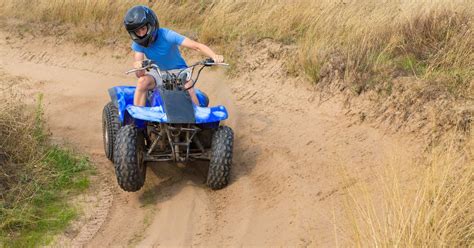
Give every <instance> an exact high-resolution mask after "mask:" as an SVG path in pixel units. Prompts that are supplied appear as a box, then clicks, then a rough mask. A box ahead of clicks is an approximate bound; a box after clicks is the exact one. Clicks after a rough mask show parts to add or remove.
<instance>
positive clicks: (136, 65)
mask: <svg viewBox="0 0 474 248" xmlns="http://www.w3.org/2000/svg"><path fill="white" fill-rule="evenodd" d="M133 59H134V60H135V62H134V63H133V68H136V69H138V68H141V67H142V61H143V60H144V59H145V54H144V53H140V52H135V53H134V54H133ZM135 75H136V76H137V78H139V77H143V76H144V75H145V70H141V71H136V72H135Z"/></svg>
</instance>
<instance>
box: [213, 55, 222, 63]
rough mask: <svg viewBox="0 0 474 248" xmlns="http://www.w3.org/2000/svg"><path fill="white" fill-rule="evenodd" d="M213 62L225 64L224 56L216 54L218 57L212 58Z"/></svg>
mask: <svg viewBox="0 0 474 248" xmlns="http://www.w3.org/2000/svg"><path fill="white" fill-rule="evenodd" d="M212 60H214V63H223V62H224V56H222V55H217V54H216V56H214V57H212Z"/></svg>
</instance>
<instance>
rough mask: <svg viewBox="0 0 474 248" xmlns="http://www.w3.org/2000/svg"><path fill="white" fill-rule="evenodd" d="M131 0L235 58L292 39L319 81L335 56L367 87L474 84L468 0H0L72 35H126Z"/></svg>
mask: <svg viewBox="0 0 474 248" xmlns="http://www.w3.org/2000/svg"><path fill="white" fill-rule="evenodd" d="M135 4H145V5H149V6H151V7H152V8H153V9H154V10H155V11H156V12H157V14H158V16H159V17H160V20H161V23H162V24H163V25H164V26H168V27H172V28H174V29H177V30H178V31H180V32H182V33H184V34H186V35H188V36H191V37H193V38H196V39H198V40H199V41H202V42H205V43H211V44H214V45H221V46H222V49H221V51H225V53H227V55H228V57H230V58H232V59H238V58H239V56H240V55H241V54H242V53H245V50H244V49H245V46H244V47H242V44H252V43H253V42H257V41H259V40H261V39H265V38H270V39H272V40H274V41H276V42H281V43H284V44H291V45H295V46H296V47H297V48H296V51H295V53H294V54H292V56H288V57H287V58H285V59H286V60H288V62H289V63H288V64H289V65H291V68H290V69H291V70H290V71H292V72H294V73H297V74H299V73H303V74H304V75H306V76H307V77H308V78H309V79H310V80H311V81H313V82H315V83H317V82H318V81H319V79H320V77H321V68H322V66H323V65H324V63H325V62H326V61H328V60H329V59H330V58H331V57H334V56H338V57H340V58H341V62H340V63H343V65H342V66H341V68H344V72H345V75H346V76H348V77H349V76H350V77H351V78H352V79H353V80H354V81H356V82H357V83H358V84H359V85H360V84H361V85H362V87H361V88H362V89H370V88H371V87H372V86H373V84H376V83H377V81H378V80H379V81H383V80H384V79H385V78H390V77H393V76H394V75H397V76H400V75H401V76H415V77H418V78H423V79H428V80H430V81H432V82H433V83H434V84H439V85H440V86H442V87H444V88H445V90H447V91H449V92H451V93H453V94H454V95H456V96H465V97H466V96H467V97H469V96H470V94H472V93H473V86H472V80H473V79H474V52H473V51H474V31H473V26H474V24H473V19H474V3H472V1H469V0H453V1H446V0H431V1H410V0H402V1H384V2H383V3H380V1H375V0H366V1H311V0H296V1H289V0H281V1H262V0H259V1H225V0H201V1H171V0H163V1H154V0H147V1H138V0H134V1H112V0H97V1H92V0H69V1H67V0H66V1H58V0H56V1H45V0H33V1H26V0H4V1H2V3H0V13H1V15H2V16H3V17H4V18H16V19H17V20H21V21H20V22H18V23H21V25H20V26H21V29H24V30H31V29H35V28H37V27H34V26H32V25H31V23H41V26H42V27H43V28H42V29H41V32H42V33H47V34H51V35H57V34H59V35H65V34H69V35H71V37H72V38H73V39H74V40H75V41H84V42H96V43H97V44H106V43H117V42H118V43H120V44H128V42H129V41H128V37H127V34H126V33H125V31H124V29H123V27H122V18H123V15H124V13H125V12H126V10H127V9H128V8H129V7H131V6H133V5H135ZM17 6H30V7H29V9H28V11H24V10H23V8H18V7H17ZM44 27H46V28H44ZM294 68H297V69H296V70H294Z"/></svg>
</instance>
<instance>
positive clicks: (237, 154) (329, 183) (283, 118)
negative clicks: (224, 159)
mask: <svg viewBox="0 0 474 248" xmlns="http://www.w3.org/2000/svg"><path fill="white" fill-rule="evenodd" d="M121 54H124V52H123V51H111V50H108V49H103V50H101V51H94V50H93V49H92V48H91V47H79V46H76V45H73V44H68V45H65V44H62V45H57V44H56V43H55V40H53V39H47V38H41V39H38V38H33V37H26V38H24V39H23V40H22V42H17V40H14V38H12V37H10V36H9V35H8V34H6V33H0V70H1V71H3V72H5V73H8V74H11V75H15V76H22V77H27V78H29V79H30V81H31V84H30V86H29V88H28V91H30V92H42V93H43V94H44V99H45V103H46V106H45V107H46V114H47V118H48V121H49V124H50V127H51V131H52V133H53V135H54V137H56V138H58V139H62V140H65V141H67V142H68V143H71V144H73V145H74V146H76V147H78V148H80V149H82V150H83V151H85V152H87V153H88V154H89V155H90V156H91V157H92V158H93V160H94V162H95V163H96V164H97V167H98V171H99V176H100V177H102V178H103V180H101V181H102V184H101V186H100V187H102V188H103V191H104V190H105V191H107V190H109V191H111V192H112V193H111V196H108V197H107V199H109V201H111V204H108V205H107V204H102V208H104V207H103V206H106V207H105V208H106V209H105V210H104V209H102V210H101V211H99V212H100V215H97V216H91V217H90V219H89V221H88V222H87V223H88V225H86V226H85V229H87V230H84V228H83V230H82V232H81V233H80V234H81V235H82V236H81V237H80V238H76V239H75V240H73V244H74V245H87V246H90V247H104V246H140V247H149V246H165V247H166V246H190V245H195V246H206V247H208V246H242V245H243V246H333V245H334V242H335V235H334V232H335V224H334V223H341V222H342V220H341V217H339V216H340V212H341V211H342V210H343V207H342V206H341V204H340V202H341V199H342V197H343V196H342V195H343V188H344V187H349V186H350V183H349V182H347V181H345V182H344V181H343V180H342V178H341V176H340V174H339V172H340V171H341V168H342V166H344V167H346V168H347V169H349V171H350V172H351V173H352V174H353V175H354V177H355V178H359V179H361V180H362V179H370V178H371V177H372V176H373V171H374V169H376V168H377V167H378V166H380V165H381V164H383V162H384V161H386V160H387V157H389V156H390V155H391V154H392V153H393V151H394V150H400V147H406V145H405V143H401V142H400V141H398V140H397V139H395V138H394V137H390V136H385V135H383V134H381V133H380V132H378V131H377V130H375V129H373V128H371V127H368V126H361V125H356V124H354V122H353V121H351V120H349V119H347V117H345V115H344V109H343V108H342V107H341V104H339V103H338V99H337V98H334V99H331V100H329V101H327V102H325V103H323V104H320V105H318V104H316V101H313V100H314V98H315V93H314V92H313V91H311V90H309V89H307V88H305V86H304V85H306V84H304V83H301V82H299V83H298V82H293V81H291V82H286V81H285V80H283V79H282V75H278V73H279V68H280V67H281V64H280V63H278V62H277V61H266V64H265V66H262V68H261V69H258V68H257V70H256V71H255V73H253V74H252V77H250V76H249V75H244V76H242V77H241V78H238V79H234V80H228V79H226V78H225V77H224V76H223V74H222V72H221V71H219V70H217V71H216V70H214V71H208V72H207V73H205V75H204V76H203V78H202V81H201V83H200V85H199V87H200V88H201V89H203V90H204V91H206V92H207V93H208V94H209V95H210V97H211V105H215V104H224V105H226V106H227V107H228V108H229V110H230V120H229V121H227V124H228V125H230V126H231V127H232V128H233V129H234V131H235V133H236V135H235V148H234V167H233V176H232V180H231V183H230V185H229V186H228V187H227V188H225V189H223V190H220V191H211V190H209V189H208V188H207V187H206V186H205V184H204V181H205V174H206V169H205V165H203V164H197V165H194V166H190V167H183V168H181V167H175V166H171V165H169V164H163V165H158V166H152V167H149V168H148V170H149V171H148V174H147V181H146V184H145V187H144V189H142V190H141V191H140V192H137V193H125V192H123V191H121V190H120V189H119V188H118V186H117V185H116V181H115V175H114V171H113V167H112V164H111V163H110V162H108V161H107V160H106V159H105V156H104V154H103V148H102V136H101V112H102V107H103V106H104V104H105V103H106V102H107V101H108V95H107V89H108V88H109V87H111V86H114V85H124V84H128V85H131V82H133V81H134V78H133V77H127V76H125V75H124V74H123V72H124V71H125V70H126V69H127V68H128V67H129V64H130V60H129V59H127V58H124V57H121V56H120V55H121ZM256 56H257V57H258V56H259V54H256ZM262 56H263V55H262ZM257 62H258V61H257ZM259 63H260V62H259ZM257 64H258V63H257ZM260 64H261V63H260ZM275 79H279V80H275ZM107 185H108V186H107ZM106 195H107V194H106ZM110 197H113V200H111V199H110ZM99 198H100V197H99ZM99 200H101V201H102V200H103V199H99ZM109 207H110V208H109ZM338 238H339V239H341V240H339V241H338V242H343V240H344V238H345V237H343V236H339V237H338Z"/></svg>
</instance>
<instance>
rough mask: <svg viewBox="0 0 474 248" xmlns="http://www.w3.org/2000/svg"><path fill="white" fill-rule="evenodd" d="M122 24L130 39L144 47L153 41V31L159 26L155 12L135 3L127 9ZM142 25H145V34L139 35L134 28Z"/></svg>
mask: <svg viewBox="0 0 474 248" xmlns="http://www.w3.org/2000/svg"><path fill="white" fill-rule="evenodd" d="M123 24H124V25H125V28H126V29H127V31H128V33H129V34H130V37H132V40H133V41H135V42H136V43H138V44H139V45H141V46H144V47H148V45H150V44H151V43H152V42H153V40H154V38H155V37H154V36H155V31H156V30H158V29H159V28H160V24H159V23H158V18H157V17H156V15H155V12H153V10H151V9H150V8H148V7H146V6H143V5H137V6H135V7H132V8H131V9H129V10H128V11H127V14H125V18H124V19H123ZM143 26H147V32H146V35H144V36H142V37H139V36H138V35H137V34H135V30H137V29H139V28H141V27H143Z"/></svg>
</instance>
